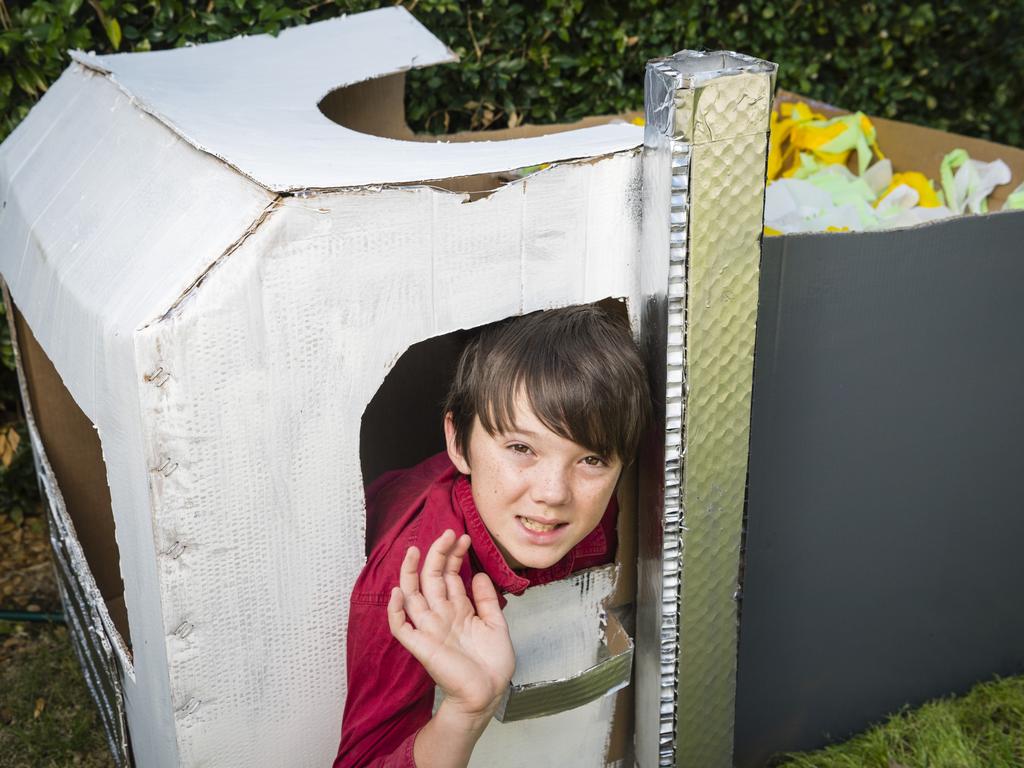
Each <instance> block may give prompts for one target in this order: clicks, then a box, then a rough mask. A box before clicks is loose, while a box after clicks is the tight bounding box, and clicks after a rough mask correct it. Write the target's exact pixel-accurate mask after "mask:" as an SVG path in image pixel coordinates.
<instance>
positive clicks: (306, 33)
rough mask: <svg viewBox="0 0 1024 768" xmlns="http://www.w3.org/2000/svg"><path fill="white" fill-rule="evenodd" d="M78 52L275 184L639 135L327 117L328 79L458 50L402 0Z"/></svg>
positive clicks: (386, 174)
mask: <svg viewBox="0 0 1024 768" xmlns="http://www.w3.org/2000/svg"><path fill="white" fill-rule="evenodd" d="M338 51H344V55H341V56H339V55H338ZM72 58H73V59H74V60H75V61H76V62H78V63H79V64H81V65H82V66H84V67H88V68H89V69H91V70H93V71H95V72H97V73H99V74H101V75H103V76H106V77H109V78H110V79H111V80H113V81H114V82H116V83H117V84H118V85H119V86H120V87H121V88H122V89H123V90H124V91H125V92H126V93H127V94H129V95H130V96H131V97H132V99H133V100H135V102H136V103H137V104H138V105H139V106H140V107H141V108H142V109H144V110H145V111H147V112H149V113H150V114H152V115H153V116H155V117H156V118H157V119H159V120H161V121H162V122H164V123H165V124H166V125H168V126H169V127H170V128H171V129H172V130H173V131H174V132H175V133H177V134H178V135H179V136H181V137H182V138H184V139H185V140H186V141H188V142H189V143H190V144H192V145H193V146H195V147H197V148H198V149H201V150H203V151H205V152H208V153H210V154H212V155H215V156H216V157H219V158H221V159H222V160H224V161H225V162H227V163H228V164H229V165H231V166H232V167H234V168H236V169H237V170H238V171H239V172H241V173H242V174H244V175H245V176H246V177H248V178H250V179H252V180H253V181H255V182H257V183H258V184H260V185H262V186H263V187H265V188H267V189H269V190H273V191H278V192H287V191H295V190H302V189H337V188H342V187H355V186H362V185H366V184H385V183H407V182H416V181H424V180H427V179H445V178H449V177H453V176H471V175H475V174H480V173H496V172H500V171H509V170H513V169H516V168H524V167H529V166H533V165H539V164H541V163H550V162H557V161H560V160H568V159H574V158H581V157H593V156H597V155H605V154H610V153H614V152H620V151H623V150H627V149H631V148H635V147H637V146H639V145H640V143H641V142H642V137H643V129H642V128H640V127H638V126H636V125H631V124H629V123H626V122H621V123H614V124H608V125H597V126H593V127H587V128H581V129H579V130H574V131H565V132H558V133H553V134H549V135H544V136H536V137H531V138H523V139H509V140H506V141H500V142H488V141H474V142H453V143H447V142H445V141H434V142H425V141H398V140H394V139H387V138H382V137H380V136H373V135H369V134H365V133H360V132H358V131H354V130H352V129H350V128H346V127H343V126H341V125H339V124H337V123H334V122H332V121H331V120H330V119H328V118H327V117H326V116H325V115H324V114H323V112H322V111H321V110H320V108H319V107H318V104H319V103H320V101H321V100H323V99H324V97H325V96H327V95H328V94H330V93H331V92H332V91H335V90H336V89H338V88H342V87H344V86H348V85H354V84H357V83H363V82H365V81H368V80H373V79H375V78H381V77H384V76H387V75H391V74H394V73H396V72H402V71H405V70H409V69H414V68H420V67H426V66H430V65H433V64H440V63H446V62H452V61H455V60H456V56H455V54H453V53H452V52H451V51H450V50H449V49H448V48H447V47H446V46H445V45H444V44H443V43H441V41H440V40H438V39H437V38H436V37H434V36H433V35H432V34H430V32H428V31H427V30H426V28H425V27H423V25H421V24H420V23H419V22H418V21H416V19H415V18H414V17H413V16H412V15H411V14H410V13H409V12H408V11H406V10H405V9H404V8H402V7H400V6H396V7H392V8H385V9H380V10H377V11H371V12H368V13H361V14H356V15H352V16H343V17H341V18H338V19H333V20H330V21H323V22H319V23H316V24H309V25H306V26H303V27H296V28H293V29H289V30H285V31H284V32H282V33H281V34H280V35H278V36H277V37H272V36H270V35H255V36H253V37H240V38H234V39H232V40H227V41H224V42H220V43H209V44H206V45H201V46H196V47H193V48H176V49H171V50H166V51H153V52H148V53H132V54H112V55H107V56H95V55H92V54H85V53H82V52H80V51H75V52H72Z"/></svg>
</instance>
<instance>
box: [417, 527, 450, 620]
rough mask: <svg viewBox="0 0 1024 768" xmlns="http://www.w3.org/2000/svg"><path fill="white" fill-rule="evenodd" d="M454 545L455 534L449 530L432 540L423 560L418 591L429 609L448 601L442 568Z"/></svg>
mask: <svg viewBox="0 0 1024 768" xmlns="http://www.w3.org/2000/svg"><path fill="white" fill-rule="evenodd" d="M454 543H455V532H454V531H453V530H451V529H450V528H449V529H448V530H446V531H445V532H444V533H442V534H441V535H440V536H438V537H437V538H436V539H435V540H434V543H433V544H431V545H430V549H428V550H427V556H426V557H425V558H423V570H422V572H421V573H420V591H421V592H422V593H423V595H424V597H426V598H427V602H428V603H429V604H430V606H431V607H434V605H435V604H438V603H441V602H444V601H445V600H447V599H448V589H447V587H446V586H445V583H444V566H445V563H446V562H447V561H448V553H449V552H450V551H451V548H452V545H453V544H454Z"/></svg>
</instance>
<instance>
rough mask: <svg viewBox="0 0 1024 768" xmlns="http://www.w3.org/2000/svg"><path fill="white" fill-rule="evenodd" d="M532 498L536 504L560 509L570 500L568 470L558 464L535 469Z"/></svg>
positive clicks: (570, 486)
mask: <svg viewBox="0 0 1024 768" xmlns="http://www.w3.org/2000/svg"><path fill="white" fill-rule="evenodd" d="M531 491H532V497H533V500H534V501H535V502H537V503H538V504H544V505H546V506H549V507H560V506H563V505H565V504H568V503H569V502H570V501H571V500H572V480H571V477H570V470H569V469H567V468H565V467H562V466H560V465H558V464H555V463H551V464H544V463H542V464H541V466H539V467H537V473H536V475H535V476H534V478H533V484H532V488H531Z"/></svg>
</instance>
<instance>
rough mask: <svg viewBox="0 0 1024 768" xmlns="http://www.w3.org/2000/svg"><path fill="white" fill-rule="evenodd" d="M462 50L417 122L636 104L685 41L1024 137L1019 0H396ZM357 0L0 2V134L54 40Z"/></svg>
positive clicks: (416, 90) (827, 96) (321, 13)
mask: <svg viewBox="0 0 1024 768" xmlns="http://www.w3.org/2000/svg"><path fill="white" fill-rule="evenodd" d="M404 4H405V5H406V7H407V8H409V9H410V10H411V11H412V12H413V13H414V14H415V15H416V16H417V17H418V18H419V19H420V20H421V21H422V22H423V23H424V24H425V25H426V26H427V27H428V28H429V29H431V30H433V31H434V33H435V34H437V35H438V37H440V38H441V39H442V40H444V41H445V42H446V43H448V44H449V45H450V46H451V47H452V48H453V49H454V50H455V51H456V52H457V53H458V54H459V56H460V57H461V59H462V62H461V63H460V64H459V65H457V66H449V67H438V68H434V69H429V70H425V71H421V72H417V73H415V74H414V75H413V77H412V78H411V90H410V92H411V93H412V94H414V98H411V99H410V103H409V110H408V111H409V117H410V122H411V123H412V124H413V126H414V127H415V128H417V129H419V130H427V131H433V132H443V131H445V130H446V129H447V130H457V129H463V128H484V127H503V126H505V125H507V124H508V123H509V121H512V122H513V123H515V122H516V121H529V122H537V123H542V122H552V121H561V120H571V119H573V118H577V117H581V116H583V115H587V114H602V113H608V112H616V111H622V110H626V109H631V108H637V107H639V106H640V104H641V101H642V98H643V94H642V89H641V82H642V77H643V68H644V62H645V61H646V60H647V59H649V58H651V57H654V56H661V55H665V54H667V53H670V52H672V51H674V50H677V49H679V48H683V47H689V48H719V47H724V48H731V49H734V50H738V51H743V52H746V53H751V54H755V55H757V56H761V57H764V58H769V59H772V60H774V61H777V62H778V63H779V64H780V76H779V84H780V86H781V87H783V88H787V89H790V90H795V91H798V92H801V93H805V94H807V95H810V96H814V97H815V98H819V99H823V100H825V101H829V102H832V103H834V104H838V105H841V106H846V107H855V108H860V109H863V110H865V111H867V112H869V113H872V114H877V115H882V116H885V117H894V118H897V119H901V120H909V121H911V122H917V123H923V124H926V125H932V126H935V127H938V128H943V129H947V130H954V131H958V132H961V133H966V134H970V135H972V136H980V137H984V138H990V139H994V140H996V141H1000V142H1004V143H1009V144H1016V145H1018V146H1020V145H1024V77H1021V75H1022V74H1024V22H1022V15H1024V2H1022V0H990V2H987V3H968V2H965V1H964V2H956V0H953V1H952V2H945V3H907V2H884V1H881V0H879V1H878V2H851V3H844V4H840V3H836V2H834V1H833V0H807V1H804V0H786V2H768V1H766V0H750V1H749V2H715V1H714V0H710V1H708V2H695V1H692V0H691V1H690V2H675V3H668V2H657V1H656V0H622V1H620V2H608V1H606V0H603V1H598V2H586V3H585V2H583V0H558V2H550V1H549V2H508V1H507V0H491V1H488V0H483V1H482V2H481V1H479V0H478V1H477V2H469V3H459V2H454V0H409V1H408V2H406V3H404ZM380 5H382V3H379V2H373V1H372V0H371V1H369V2H367V1H364V0H323V1H322V2H297V1H296V0H260V1H259V2H246V1H245V0H204V1H203V2H187V1H186V2H183V1H182V0H171V1H170V2H156V1H152V2H122V0H89V2H83V0H36V1H35V2H31V3H25V4H22V5H20V6H19V7H12V6H4V5H3V3H2V2H0V28H2V29H0V56H2V57H3V58H2V68H0V113H2V114H3V116H4V122H3V125H2V126H0V135H6V134H7V132H8V131H10V129H11V128H13V127H14V125H16V124H17V122H18V121H19V120H20V119H21V118H22V117H24V115H25V113H26V112H27V110H28V108H29V107H30V106H31V104H32V103H33V102H34V101H35V100H36V99H37V98H38V97H39V96H40V94H41V93H42V92H43V91H44V90H45V88H46V86H47V84H48V83H50V82H51V81H52V80H53V79H54V78H55V77H57V75H58V74H60V71H61V70H62V69H63V68H64V67H65V65H66V64H67V61H68V60H67V56H66V53H65V51H66V50H67V49H68V48H82V49H85V50H96V51H97V52H100V53H107V52H110V51H115V50H119V51H138V50H151V49H157V48H166V47H170V46H177V45H184V44H185V43H188V42H203V41H209V40H221V39H224V38H227V37H231V36H233V35H237V34H240V33H243V32H244V33H249V34H255V33H258V32H277V31H278V30H280V29H282V28H284V27H289V26H293V25H295V24H301V23H305V22H307V21H315V20H319V19H324V18H330V17H333V16H337V15H339V14H342V13H346V12H358V11H363V10H368V9H370V8H375V7H379V6H380Z"/></svg>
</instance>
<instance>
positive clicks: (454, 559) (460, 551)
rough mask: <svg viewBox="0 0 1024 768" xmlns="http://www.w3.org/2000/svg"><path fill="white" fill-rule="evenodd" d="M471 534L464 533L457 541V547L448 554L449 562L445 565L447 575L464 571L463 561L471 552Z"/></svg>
mask: <svg viewBox="0 0 1024 768" xmlns="http://www.w3.org/2000/svg"><path fill="white" fill-rule="evenodd" d="M469 542H470V538H469V534H468V533H464V534H462V535H461V536H459V538H458V539H456V540H455V546H454V547H452V550H451V552H450V553H449V554H448V560H447V561H446V562H445V564H444V570H445V573H458V572H459V571H460V570H461V569H462V561H463V559H464V558H465V557H466V553H467V552H468V551H469Z"/></svg>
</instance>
